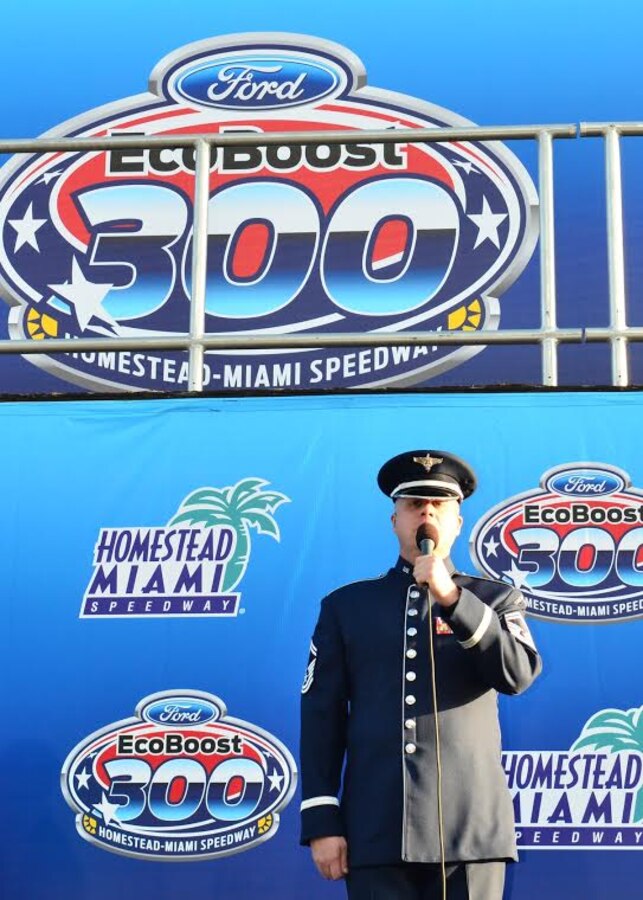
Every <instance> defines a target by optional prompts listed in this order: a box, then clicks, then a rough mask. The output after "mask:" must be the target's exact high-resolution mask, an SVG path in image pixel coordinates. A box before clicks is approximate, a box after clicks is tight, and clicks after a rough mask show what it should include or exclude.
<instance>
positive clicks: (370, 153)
mask: <svg viewBox="0 0 643 900" xmlns="http://www.w3.org/2000/svg"><path fill="white" fill-rule="evenodd" d="M149 88H150V90H149V93H144V94H138V95H136V96H133V97H128V98H125V99H123V100H120V101H118V102H116V103H112V104H110V105H108V106H104V107H100V108H98V109H95V110H91V111H89V112H87V113H85V114H83V115H80V116H78V117H77V118H75V119H72V120H70V121H68V122H65V123H63V124H62V125H60V126H58V127H56V128H55V129H53V131H51V132H49V133H48V135H47V136H48V137H50V138H53V137H70V136H71V137H105V136H110V135H128V136H132V135H141V136H144V137H149V136H155V135H156V136H167V135H179V136H185V135H194V134H197V133H198V134H205V135H217V134H221V135H223V134H228V135H229V134H231V133H235V132H237V133H239V132H240V133H244V132H251V133H258V134H262V133H266V134H270V133H273V132H284V131H296V132H301V133H304V134H305V133H306V132H309V131H319V130H333V131H342V130H343V131H345V132H346V143H344V144H321V145H315V144H313V143H310V144H305V145H303V146H299V145H295V144H288V143H283V144H275V145H270V146H263V147H246V148H239V147H237V148H234V147H225V148H223V149H213V150H212V153H211V158H210V181H209V191H210V197H209V206H208V212H209V215H208V218H209V225H208V258H207V285H206V320H205V325H206V331H207V332H208V333H210V334H217V335H226V334H229V335H233V334H234V335H252V334H259V335H261V334H263V335H266V334H278V333H284V334H305V333H306V332H315V333H319V332H323V333H326V334H329V335H342V334H344V333H370V334H376V333H377V332H378V331H382V332H400V333H404V332H405V331H409V330H410V331H421V330H423V329H424V330H435V331H455V332H457V331H475V330H478V329H495V328H497V327H498V326H499V322H500V303H499V298H500V296H501V294H502V293H503V291H504V290H506V288H507V287H508V286H509V285H510V284H511V283H512V282H513V281H514V280H515V279H516V278H517V277H518V275H519V274H520V272H521V271H522V269H523V268H524V266H525V265H526V264H527V262H528V260H529V258H530V256H531V253H532V251H533V248H534V246H535V243H536V239H537V230H538V208H537V207H538V202H537V195H536V191H535V188H534V186H533V184H532V182H531V179H530V178H529V176H528V175H527V173H526V171H525V170H524V168H523V166H522V164H521V163H520V162H519V161H518V160H517V159H516V158H515V157H514V155H513V154H512V153H510V152H509V151H508V149H507V148H506V147H505V146H504V145H502V144H500V143H493V142H492V143H482V142H476V141H459V142H455V143H450V144H438V143H419V144H408V143H405V142H404V141H400V142H399V143H392V144H369V143H367V142H364V141H361V140H360V136H359V132H360V130H362V131H363V130H365V129H369V130H370V129H377V130H386V129H388V130H400V129H402V130H406V129H418V128H421V129H425V128H433V127H439V126H459V125H469V124H470V123H469V122H468V121H467V120H465V119H463V118H461V117H460V116H458V115H455V114H454V113H451V112H449V111H446V110H443V109H441V108H439V107H437V106H433V105H431V104H429V103H426V102H424V101H423V100H419V99H416V98H414V97H408V96H405V95H402V94H396V93H393V92H390V91H387V90H382V89H380V88H371V87H366V72H365V69H364V66H363V64H362V63H361V61H360V60H359V59H358V58H357V57H356V56H355V55H354V54H353V53H352V52H351V51H350V50H347V49H346V48H344V47H341V46H339V45H337V44H333V43H330V42H328V41H324V40H320V39H317V38H310V37H304V36H301V35H291V34H280V33H270V34H259V35H257V34H250V35H229V36H227V37H224V38H218V39H211V40H205V41H202V42H200V43H196V44H190V45H188V46H186V47H183V48H181V49H179V50H177V51H175V52H174V53H171V54H170V55H169V56H167V57H165V58H164V59H163V60H161V61H160V62H159V63H158V65H157V66H156V67H155V69H154V70H153V72H152V74H151V78H150V83H149ZM194 168H195V157H194V150H193V149H192V148H188V149H152V150H136V149H131V148H128V149H125V148H116V149H113V150H110V151H109V152H97V151H92V152H82V153H71V152H70V153H62V152H58V153H46V154H41V155H33V156H27V157H25V155H24V154H21V155H19V156H17V157H14V158H12V159H11V160H10V161H9V162H8V163H7V164H6V165H5V167H4V168H3V170H2V172H1V173H0V287H1V288H2V293H3V295H4V297H5V299H6V300H7V301H8V303H9V304H11V305H12V307H13V308H12V310H11V312H10V319H9V332H10V336H11V337H12V338H14V339H19V340H24V339H31V340H34V341H42V342H43V343H45V342H46V341H47V340H48V339H50V338H61V337H69V338H72V339H73V338H87V337H92V336H100V337H106V336H107V337H110V336H114V337H120V338H130V337H137V336H143V335H145V334H150V333H151V334H152V335H153V336H157V337H167V336H171V335H174V334H177V333H182V334H185V333H186V332H187V331H188V330H189V327H188V326H189V312H190V300H189V298H190V295H191V272H192V243H193V202H192V198H193V194H194ZM481 349H482V348H481V347H467V346H465V347H461V348H457V347H455V348H454V345H447V344H441V345H434V346H432V347H430V346H425V347H423V346H414V347H395V348H392V347H383V346H377V347H369V348H348V349H310V350H296V351H295V350H292V351H282V350H274V351H264V350H262V351H256V352H255V351H249V350H246V351H240V352H236V353H233V352H228V351H216V352H214V351H212V352H208V353H207V354H206V358H205V365H204V373H203V382H204V386H205V387H206V388H208V389H210V390H230V391H234V390H239V389H254V390H263V389H266V390H274V389H280V388H288V389H293V390H307V389H311V390H319V389H326V388H340V387H344V388H350V387H355V388H360V387H364V386H373V385H390V384H394V385H397V386H405V385H410V384H415V383H417V382H420V381H423V380H425V379H427V378H429V377H431V376H433V375H435V374H437V373H439V372H441V371H444V370H446V369H449V368H451V367H453V366H456V365H458V364H460V363H462V362H463V361H465V360H467V359H469V358H470V357H471V356H472V355H474V354H475V353H478V352H480V350H481ZM29 360H30V361H31V362H33V363H34V364H35V365H40V366H43V367H45V368H46V369H47V370H48V371H49V372H51V373H54V374H56V375H58V376H59V377H61V378H62V379H65V380H67V381H69V382H73V383H77V384H81V385H84V386H87V387H90V388H94V389H99V390H100V389H102V390H114V389H116V390H146V389H147V390H149V389H160V390H168V389H177V388H179V389H180V388H181V387H187V383H188V382H187V379H188V364H187V359H186V354H185V353H184V352H179V351H176V352H169V351H168V352H163V353H159V352H154V351H150V350H149V349H145V350H140V351H131V352H129V351H128V352H125V351H123V352H120V353H115V352H69V353H66V354H57V355H56V356H55V357H54V356H53V355H51V356H50V355H47V354H46V353H44V354H43V353H39V354H36V355H34V356H30V357H29Z"/></svg>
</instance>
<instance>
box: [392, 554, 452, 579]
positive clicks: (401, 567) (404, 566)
mask: <svg viewBox="0 0 643 900" xmlns="http://www.w3.org/2000/svg"><path fill="white" fill-rule="evenodd" d="M444 565H445V566H446V567H447V572H448V573H449V575H453V574H454V572H455V571H456V568H455V566H454V565H453V562H452V560H451V557H450V556H447V558H446V559H445V560H444ZM393 570H394V571H395V572H400V574H402V575H406V576H407V577H409V578H411V579H412V578H413V565H412V563H410V562H408V561H407V560H406V559H404V557H403V556H398V558H397V562H396V563H395V565H394V566H393Z"/></svg>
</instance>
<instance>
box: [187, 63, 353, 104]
mask: <svg viewBox="0 0 643 900" xmlns="http://www.w3.org/2000/svg"><path fill="white" fill-rule="evenodd" d="M339 86H340V78H339V73H338V72H337V71H336V70H334V69H332V68H330V67H329V66H325V65H322V64H321V63H319V62H315V63H313V62H309V61H308V60H304V59H298V58H293V57H289V56H244V57H241V58H238V57H229V58H228V59H223V60H217V62H215V63H206V64H204V65H201V66H198V67H197V68H191V69H189V70H188V71H187V72H183V73H182V74H180V75H179V77H178V78H177V79H176V82H175V84H174V90H175V91H176V93H177V94H178V96H179V97H181V98H183V99H184V100H189V101H191V102H193V103H194V102H196V103H198V104H199V105H200V106H209V107H215V108H216V109H249V110H250V109H253V110H255V109H262V110H265V109H267V108H268V109H274V108H278V107H284V106H298V105H300V104H303V103H311V102H313V101H315V100H320V99H322V98H323V97H327V96H328V95H329V94H332V93H334V92H335V91H336V90H337V88H338V87H339Z"/></svg>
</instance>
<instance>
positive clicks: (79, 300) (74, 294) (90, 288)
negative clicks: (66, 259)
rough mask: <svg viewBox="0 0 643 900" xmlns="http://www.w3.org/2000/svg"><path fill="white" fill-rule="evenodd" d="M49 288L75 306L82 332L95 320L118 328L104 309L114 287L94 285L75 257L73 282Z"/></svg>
mask: <svg viewBox="0 0 643 900" xmlns="http://www.w3.org/2000/svg"><path fill="white" fill-rule="evenodd" d="M48 287H50V288H51V289H52V291H55V292H56V294H57V295H58V296H59V297H62V298H63V300H68V301H69V302H70V303H72V304H73V306H74V310H75V312H76V318H77V319H78V324H79V325H80V328H81V331H85V330H86V328H87V326H88V325H89V323H90V322H91V320H92V319H94V318H96V319H100V320H101V321H102V322H107V323H108V324H110V325H113V326H114V327H115V326H116V322H115V321H114V319H113V318H112V317H111V316H110V314H109V313H108V312H107V310H105V309H103V301H104V300H105V297H106V296H107V294H108V293H109V292H110V291H111V289H112V288H113V287H114V285H113V284H94V283H93V282H91V281H88V280H87V279H86V278H85V276H84V274H83V270H82V269H81V268H80V265H79V263H78V260H77V259H76V257H75V256H74V261H73V263H72V268H71V281H70V282H65V284H50V285H48Z"/></svg>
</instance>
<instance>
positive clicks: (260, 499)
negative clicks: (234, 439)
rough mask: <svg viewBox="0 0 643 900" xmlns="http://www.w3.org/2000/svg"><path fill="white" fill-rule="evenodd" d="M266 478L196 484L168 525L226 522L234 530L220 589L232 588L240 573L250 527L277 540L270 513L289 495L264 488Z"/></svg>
mask: <svg viewBox="0 0 643 900" xmlns="http://www.w3.org/2000/svg"><path fill="white" fill-rule="evenodd" d="M267 484H269V482H267V481H265V480H264V479H262V478H244V479H242V480H241V481H238V482H237V483H236V484H235V485H232V487H223V488H213V487H204V488H199V489H198V490H196V491H193V493H191V494H188V496H187V497H186V498H185V499H184V500H183V502H182V503H181V505H180V507H179V509H178V511H177V512H176V514H175V515H174V516H173V517H172V518H171V519H170V521H169V523H168V524H169V525H180V524H188V525H193V526H200V527H202V528H203V527H205V528H212V527H214V526H215V525H227V526H228V527H230V528H232V529H233V530H234V532H235V534H236V545H235V549H234V551H233V555H232V557H231V558H230V560H229V561H228V564H227V566H226V572H225V575H224V578H223V584H222V591H225V592H229V591H232V590H233V589H234V588H235V587H236V585H238V584H239V582H240V581H241V579H242V578H243V576H244V573H245V571H246V567H247V565H248V560H249V558H250V528H256V529H257V533H258V534H267V535H269V536H270V537H272V538H274V539H275V540H276V541H279V538H280V533H279V526H278V525H277V522H276V521H275V519H274V516H273V513H274V512H275V510H276V509H277V508H278V507H279V506H281V504H282V503H290V498H289V497H286V495H285V494H281V493H279V491H273V490H264V488H265V486H266V485H267Z"/></svg>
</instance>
